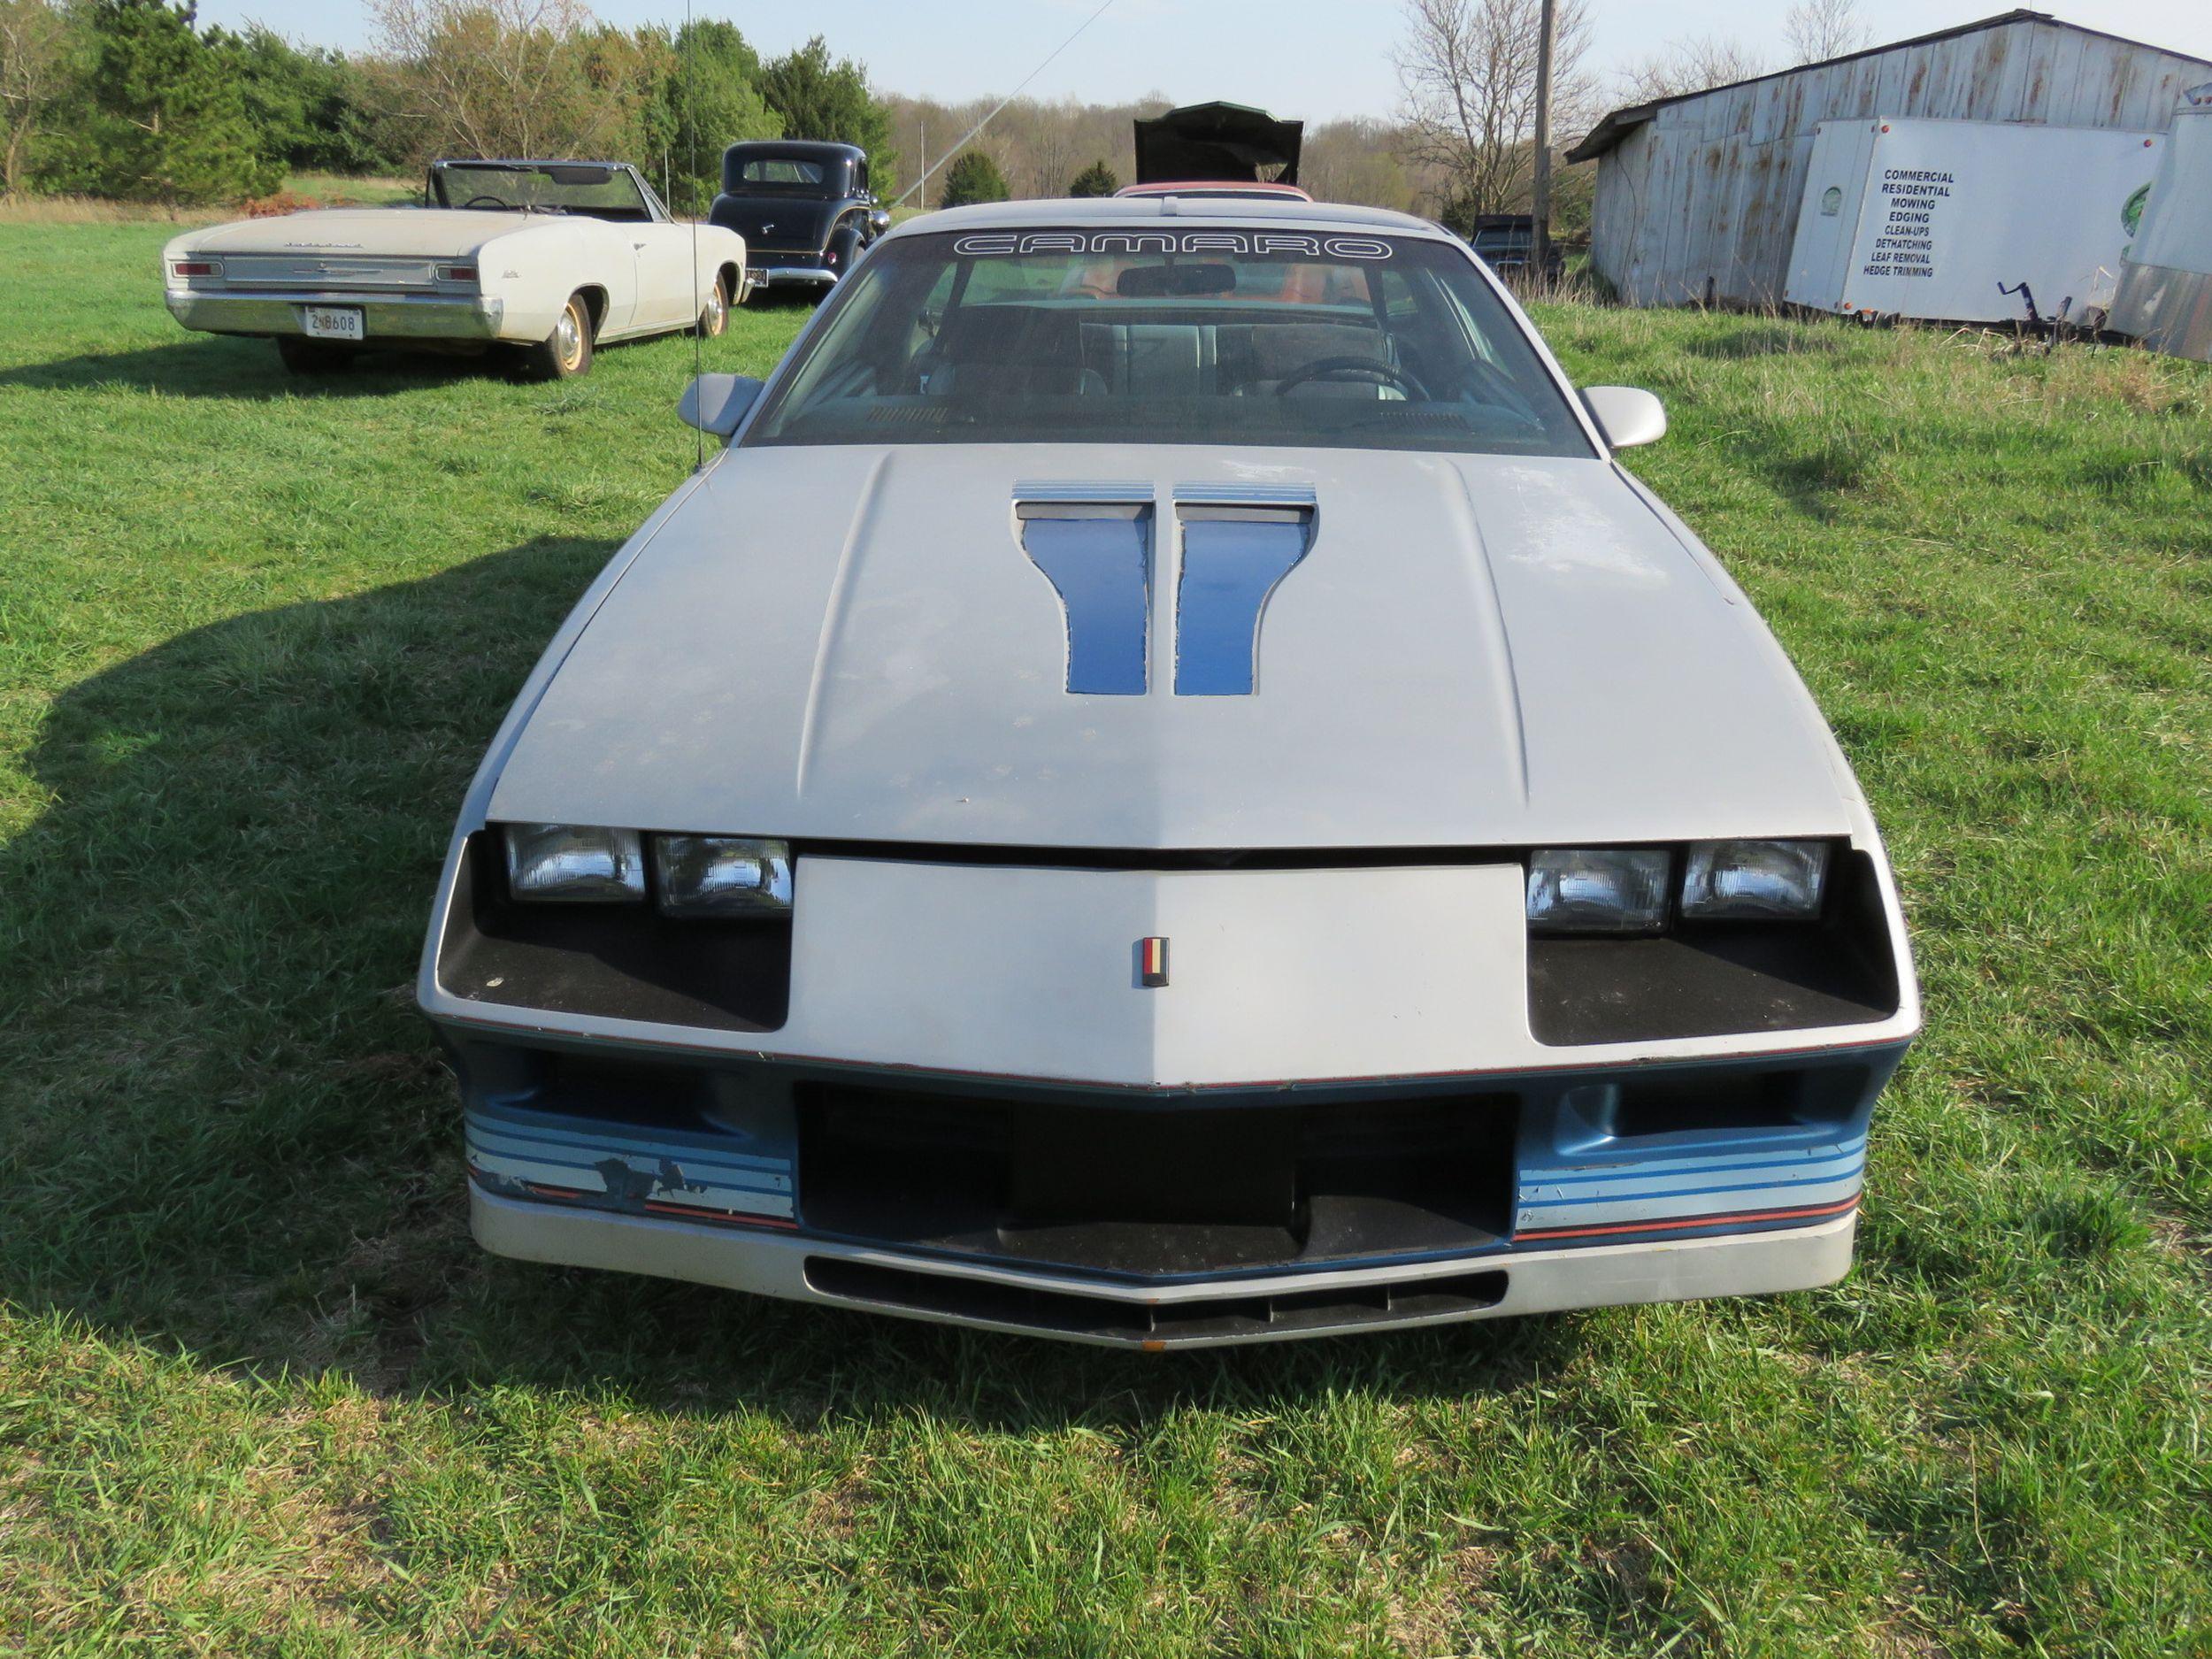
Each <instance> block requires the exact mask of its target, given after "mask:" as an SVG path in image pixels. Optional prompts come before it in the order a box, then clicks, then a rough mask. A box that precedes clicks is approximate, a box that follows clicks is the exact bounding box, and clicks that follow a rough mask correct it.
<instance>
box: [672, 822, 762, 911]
mask: <svg viewBox="0 0 2212 1659" xmlns="http://www.w3.org/2000/svg"><path fill="white" fill-rule="evenodd" d="M653 892H654V895H655V897H656V898H657V899H658V901H659V902H660V908H661V910H662V912H663V914H664V915H668V916H695V917H709V918H717V917H718V918H759V919H763V920H768V919H774V918H780V917H786V916H788V915H790V913H791V843H790V842H789V841H759V840H755V839H752V838H750V837H747V836H740V835H656V836H655V837H654V838H653Z"/></svg>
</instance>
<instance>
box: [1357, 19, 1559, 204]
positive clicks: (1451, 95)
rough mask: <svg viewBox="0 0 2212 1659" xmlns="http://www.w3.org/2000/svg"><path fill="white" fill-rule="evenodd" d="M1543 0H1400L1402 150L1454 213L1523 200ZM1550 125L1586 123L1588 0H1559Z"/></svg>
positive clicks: (1533, 118) (1528, 168)
mask: <svg viewBox="0 0 2212 1659" xmlns="http://www.w3.org/2000/svg"><path fill="white" fill-rule="evenodd" d="M1542 18H1543V7H1542V4H1541V0H1406V38H1405V39H1404V40H1403V41H1402V42H1400V45H1399V49H1398V51H1397V54H1396V63H1397V68H1398V81H1399V85H1400V86H1401V88H1402V90H1403V97H1402V102H1401V105H1400V119H1402V121H1403V122H1404V124H1405V127H1406V129H1407V139H1406V153H1407V156H1408V158H1409V160H1411V161H1412V162H1414V163H1415V164H1416V165H1417V166H1419V167H1421V168H1423V169H1425V170H1427V171H1429V172H1430V173H1432V174H1433V175H1434V176H1435V177H1436V178H1437V179H1438V180H1439V182H1440V188H1441V191H1442V193H1443V194H1445V195H1446V196H1448V198H1449V202H1448V206H1449V208H1450V210H1451V211H1452V212H1453V214H1454V215H1455V217H1465V216H1471V215H1472V214H1475V213H1483V212H1490V211H1494V210H1496V209H1498V208H1501V207H1503V206H1506V205H1509V204H1512V203H1515V202H1517V201H1519V200H1520V199H1521V196H1522V195H1523V193H1524V192H1525V190H1526V188H1527V186H1528V181H1529V174H1530V171H1531V162H1532V159H1533V154H1532V142H1533V137H1534V134H1535V128H1536V57H1537V50H1538V48H1539V45H1540V38H1541V33H1542ZM1558 19H1559V20H1558V36H1557V44H1556V46H1555V48H1554V51H1553V58H1552V108H1553V117H1552V127H1553V130H1554V131H1555V132H1561V133H1564V132H1571V131H1573V130H1574V129H1575V128H1576V127H1578V126H1580V125H1582V124H1583V122H1584V119H1585V118H1586V115H1587V113H1588V111H1589V106H1590V103H1591V92H1592V87H1591V84H1590V81H1589V79H1588V77H1587V76H1586V75H1585V74H1583V73H1582V72H1581V63H1582V59H1583V57H1584V55H1585V54H1586V52H1587V51H1588V50H1589V47H1590V19H1589V12H1588V9H1587V6H1586V4H1585V0H1560V4H1559V8H1558Z"/></svg>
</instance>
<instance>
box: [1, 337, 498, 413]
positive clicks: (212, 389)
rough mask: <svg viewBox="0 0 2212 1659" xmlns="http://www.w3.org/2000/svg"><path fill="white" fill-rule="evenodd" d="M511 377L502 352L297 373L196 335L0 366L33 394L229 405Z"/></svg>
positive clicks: (401, 356) (372, 356)
mask: <svg viewBox="0 0 2212 1659" xmlns="http://www.w3.org/2000/svg"><path fill="white" fill-rule="evenodd" d="M510 373H511V369H510V366H509V365H508V364H507V363H506V361H505V360H504V359H503V357H500V356H499V355H497V354H495V353H485V354H483V355H480V356H464V355H459V354H445V353H439V352H407V351H397V350H394V351H373V352H369V353H367V354H365V355H364V356H363V357H361V358H360V359H359V360H358V361H357V362H356V363H354V364H352V365H349V366H347V367H345V368H342V369H338V370H335V371H334V372H332V373H327V374H295V373H292V372H291V371H290V370H289V369H287V368H286V367H285V366H284V365H283V364H282V363H281V362H280V361H279V360H278V358H277V353H276V347H275V346H274V345H273V343H272V342H269V341H266V340H260V339H249V338H246V337H243V336H240V335H231V334H195V335H192V336H190V337H189V338H188V339H184V340H180V341H178V342H175V343H174V344H173V345H164V346H144V347H141V348H140V349H137V350H134V351H88V352H81V353H79V354H78V355H76V356H74V357H57V358H54V359H52V360H51V361H50V362H46V363H23V364H18V365H15V366H13V367H12V368H5V369H0V388H5V387H20V388H25V389H27V390H34V391H90V390H112V389H113V388H117V387H127V388H132V389H134V390H137V391H144V392H157V393H160V394H162V395H163V396H169V397H212V398H221V399H224V400H225V401H227V402H238V401H240V400H247V401H255V400H268V399H273V398H280V397H380V396H388V395H389V394H391V393H394V392H403V391H411V390H413V389H415V388H419V387H422V386H426V385H427V386H439V385H444V384H447V383H449V382H450V381H454V380H474V379H485V378H491V379H497V378H503V377H505V376H507V375H509V374H510Z"/></svg>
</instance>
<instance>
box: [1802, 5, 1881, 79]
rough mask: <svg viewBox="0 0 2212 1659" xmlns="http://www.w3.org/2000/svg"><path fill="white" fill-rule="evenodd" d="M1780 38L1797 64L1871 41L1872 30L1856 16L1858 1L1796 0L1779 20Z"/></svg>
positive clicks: (1833, 55)
mask: <svg viewBox="0 0 2212 1659" xmlns="http://www.w3.org/2000/svg"><path fill="white" fill-rule="evenodd" d="M1782 37H1783V38H1784V39H1785V40H1786V41H1788V42H1789V43H1790V52H1791V55H1792V56H1793V58H1795V59H1796V61H1797V62H1799V63H1801V64H1816V63H1819V62H1820V61H1821V60H1822V59H1823V58H1841V57H1843V56H1844V55H1845V54H1847V53H1849V52H1855V51H1858V50H1861V49H1862V48H1863V47H1868V46H1871V45H1873V44H1874V31H1873V30H1872V29H1870V28H1869V27H1867V25H1866V19H1863V18H1862V17H1861V16H1860V15H1859V0H1797V4H1795V5H1793V6H1792V7H1791V8H1790V12H1789V16H1788V17H1787V18H1786V19H1784V20H1783V23H1782Z"/></svg>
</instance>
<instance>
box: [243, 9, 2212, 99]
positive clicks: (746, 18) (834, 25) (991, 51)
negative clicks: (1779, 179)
mask: <svg viewBox="0 0 2212 1659" xmlns="http://www.w3.org/2000/svg"><path fill="white" fill-rule="evenodd" d="M592 4H593V7H594V10H595V11H596V12H598V13H599V14H600V15H601V16H602V17H603V18H605V19H608V20H609V21H611V22H616V23H621V24H624V25H634V24H637V23H642V22H648V21H651V20H655V19H662V20H666V19H681V17H682V16H683V7H682V4H681V0H592ZM694 4H695V6H696V8H697V12H698V15H700V16H702V17H706V16H715V17H726V18H728V19H730V20H731V21H733V22H734V23H735V24H736V25H737V26H738V27H740V28H741V29H743V30H744V31H745V33H746V35H747V36H748V37H749V38H750V39H751V40H753V41H754V42H757V44H758V45H759V46H760V48H761V50H763V51H764V52H766V53H771V54H772V53H775V52H779V51H782V50H785V49H786V48H787V47H789V46H792V45H794V44H795V43H797V42H800V41H802V40H803V39H805V37H806V36H807V35H811V34H816V33H819V34H822V35H826V36H827V37H828V38H829V42H830V44H831V46H832V47H833V49H834V50H837V51H838V52H839V53H840V54H842V55H849V56H853V57H857V58H861V59H862V60H863V61H864V62H865V63H866V64H867V65H868V68H869V72H870V73H871V75H872V78H873V79H874V81H875V82H876V84H877V85H878V86H879V87H881V88H886V89H887V90H892V91H897V92H908V93H916V94H922V95H926V96H934V97H938V98H942V99H946V100H948V101H958V100H962V99H966V98H972V97H978V96H982V95H983V94H985V93H991V92H1002V91H1005V90H1006V89H1007V88H1010V87H1012V86H1013V85H1014V84H1015V82H1017V81H1019V80H1020V79H1021V78H1022V77H1023V76H1024V75H1025V74H1027V73H1029V71H1030V70H1031V69H1033V68H1034V67H1035V66H1036V65H1037V63H1038V61H1039V60H1040V59H1041V58H1043V57H1044V56H1045V54H1046V53H1048V52H1049V51H1050V50H1052V49H1053V48H1054V47H1055V46H1056V45H1058V44H1059V43H1060V42H1061V41H1062V40H1064V39H1065V38H1066V36H1067V35H1068V33H1069V31H1070V30H1071V29H1072V28H1074V27H1075V26H1076V25H1077V24H1078V23H1079V22H1081V21H1082V19H1084V18H1085V17H1086V16H1087V14H1088V13H1089V12H1091V11H1092V10H1094V7H1095V6H1096V5H1097V4H1098V0H940V4H934V5H925V4H916V3H915V0H799V3H798V4H793V3H792V0H778V3H777V4H761V3H759V0H694ZM2006 9H2007V6H2006V0H1861V4H1860V11H1861V13H1862V15H1863V16H1864V17H1865V19H1866V20H1867V22H1868V23H1869V24H1870V26H1872V27H1873V28H1874V31H1875V35H1876V38H1877V39H1878V40H1885V41H1886V40H1899V39H1902V38H1904V37H1905V36H1908V35H1920V34H1926V33H1928V32H1929V31H1931V30H1933V29H1939V28H1944V27H1948V26H1950V25H1952V24H1955V23H1963V22H1968V21H1970V20H1972V19H1976V18H1980V17H1987V16H1989V15H1991V14H1992V13H1994V12H2002V11H2004V10H2006ZM1787 10H1788V4H1787V0H1667V4H1650V3H1649V0H1591V11H1592V13H1593V16H1594V19H1595V22H1596V26H1597V27H1596V31H1595V33H1596V48H1595V51H1594V64H1595V65H1596V66H1597V67H1598V68H1600V69H1601V70H1603V69H1607V68H1610V67H1613V66H1615V65H1620V64H1622V63H1625V62H1630V61H1632V60H1634V59H1636V58H1641V57H1644V56H1647V55H1648V54H1650V53H1652V52H1655V51H1657V50H1661V49H1662V48H1663V47H1664V46H1665V45H1666V43H1667V42H1669V41H1670V40H1671V39H1673V38H1676V37H1678V36H1680V35H1699V34H1710V35H1728V36H1733V37H1736V38H1739V39H1741V40H1743V41H1745V42H1748V43H1749V44H1751V45H1753V46H1754V47H1755V48H1757V49H1759V50H1763V51H1764V52H1765V53H1767V54H1768V56H1769V57H1770V58H1773V59H1774V60H1775V61H1776V62H1779V61H1780V60H1781V56H1782V50H1783V49H1782V17H1783V15H1784V13H1785V12H1786V11H1787ZM1401 15H1402V12H1401V5H1400V0H1115V4H1114V5H1113V6H1112V8H1111V9H1110V10H1109V11H1108V12H1107V13H1106V14H1105V16H1103V17H1102V18H1101V19H1099V20H1098V21H1097V22H1096V23H1094V24H1093V25H1092V26H1091V27H1090V29H1089V31H1088V32H1087V34H1085V35H1084V36H1083V38H1082V39H1081V40H1079V41H1078V42H1076V44H1075V45H1073V46H1072V47H1071V48H1070V49H1069V50H1067V51H1066V52H1065V53H1064V55H1063V56H1062V57H1061V58H1059V59H1058V61H1056V63H1054V64H1053V65H1052V66H1051V67H1050V68H1048V69H1047V70H1046V71H1045V72H1044V73H1043V74H1041V75H1040V76H1039V77H1038V78H1037V80H1036V81H1035V83H1034V84H1033V86H1032V87H1031V88H1030V91H1031V93H1032V94H1033V95H1036V96H1043V97H1067V96H1072V97H1078V98H1084V99H1090V100H1096V101H1099V102H1111V101H1115V100H1118V99H1122V98H1129V97H1136V96H1141V95H1143V94H1145V93H1148V92H1158V93H1161V94H1164V96H1167V97H1169V98H1171V99H1173V100H1174V101H1176V102H1177V103H1187V102H1194V101H1197V100H1200V99H1205V98H1233V99H1235V100H1236V101H1238V102H1239V103H1244V104H1262V105H1264V106H1266V107H1267V108H1270V109H1273V110H1277V111H1281V112H1283V113H1285V114H1296V115H1300V116H1303V117H1305V118H1306V119H1309V120H1326V119H1332V118H1334V117H1337V116H1346V115H1387V114H1389V113H1390V111H1391V109H1392V106H1393V105H1394V103H1395V102H1396V98H1397V81H1396V77H1395V75H1394V72H1393V71H1392V69H1391V66H1390V50H1391V47H1392V46H1393V44H1394V42H1396V40H1397V38H1398V35H1399V34H1400V18H1401ZM2057 15H2059V16H2060V17H2062V18H2066V19H2069V20H2070V21H2074V22H2078V23H2082V24H2085V25H2086V26H2088V27H2093V28H2100V29H2103V30H2106V31H2108V33H2111V34H2115V35H2129V36H2131V37H2133V38H2135V39H2137V40H2143V41H2149V42H2153V43H2154V44H2156V45H2160V46H2165V47H2169V48H2171V49H2172V50H2177V51H2185V52H2192V53H2194V54H2195V55H2196V56H2198V57H2200V58H2212V0H2098V4H2095V5H2094V6H2088V5H2081V6H2078V7H2077V8H2076V9H2075V10H2072V11H2066V10H2063V9H2061V10H2059V11H2058V12H2057ZM200 17H201V19H202V20H203V21H204V22H209V23H222V24H226V25H229V26H233V27H236V26H239V25H242V24H244V23H247V22H250V21H257V20H258V21H263V22H266V23H267V24H269V26H270V27H273V28H274V29H276V30H277V31H278V32H279V33H280V34H283V35H289V36H290V37H292V38H293V39H295V40H300V41H306V42H314V43H317V44H322V45H333V46H359V45H362V44H365V42H366V40H367V36H368V20H367V13H366V11H365V8H364V7H363V6H361V5H360V4H357V0H274V3H273V0H201V4H200Z"/></svg>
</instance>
